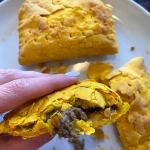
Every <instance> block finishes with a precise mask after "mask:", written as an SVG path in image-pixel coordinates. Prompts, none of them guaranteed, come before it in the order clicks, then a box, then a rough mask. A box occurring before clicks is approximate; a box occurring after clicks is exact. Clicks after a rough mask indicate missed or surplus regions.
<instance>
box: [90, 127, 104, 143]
mask: <svg viewBox="0 0 150 150" xmlns="http://www.w3.org/2000/svg"><path fill="white" fill-rule="evenodd" d="M92 136H93V137H94V139H95V140H102V139H104V131H103V130H102V129H95V132H94V133H93V134H92Z"/></svg>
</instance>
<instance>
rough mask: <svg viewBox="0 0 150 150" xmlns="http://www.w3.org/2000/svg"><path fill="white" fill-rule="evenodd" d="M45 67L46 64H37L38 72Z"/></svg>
mask: <svg viewBox="0 0 150 150" xmlns="http://www.w3.org/2000/svg"><path fill="white" fill-rule="evenodd" d="M45 66H46V63H40V64H38V70H42V69H43V68H44V67H45Z"/></svg>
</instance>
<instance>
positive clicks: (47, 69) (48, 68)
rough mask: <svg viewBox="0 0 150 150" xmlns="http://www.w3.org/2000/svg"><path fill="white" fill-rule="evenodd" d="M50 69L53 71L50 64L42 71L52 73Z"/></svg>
mask: <svg viewBox="0 0 150 150" xmlns="http://www.w3.org/2000/svg"><path fill="white" fill-rule="evenodd" d="M50 71H51V67H49V66H48V67H46V68H45V69H44V70H43V71H42V73H50Z"/></svg>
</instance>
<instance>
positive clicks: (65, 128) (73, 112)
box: [56, 107, 88, 138]
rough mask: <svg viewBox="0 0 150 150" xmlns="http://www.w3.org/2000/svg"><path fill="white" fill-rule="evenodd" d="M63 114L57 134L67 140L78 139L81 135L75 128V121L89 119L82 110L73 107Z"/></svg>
mask: <svg viewBox="0 0 150 150" xmlns="http://www.w3.org/2000/svg"><path fill="white" fill-rule="evenodd" d="M61 114H62V116H63V118H62V119H60V120H59V123H58V129H57V131H56V132H57V134H58V135H59V136H60V137H65V138H71V137H78V135H79V134H78V131H77V129H76V128H75V126H74V120H76V119H78V120H84V121H87V120H88V117H87V115H86V113H85V112H84V111H83V109H81V108H78V107H71V108H69V109H67V110H65V111H63V112H62V113H61Z"/></svg>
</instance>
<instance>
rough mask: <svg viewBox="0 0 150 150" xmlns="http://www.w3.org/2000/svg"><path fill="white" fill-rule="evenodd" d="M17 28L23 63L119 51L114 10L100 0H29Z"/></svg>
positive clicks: (21, 9)
mask: <svg viewBox="0 0 150 150" xmlns="http://www.w3.org/2000/svg"><path fill="white" fill-rule="evenodd" d="M18 31H19V63H20V64H21V65H29V64H35V63H41V62H47V61H58V60H66V59H71V58H77V57H80V56H94V55H98V56H100V55H105V54H115V53H117V52H118V45H117V41H116V34H115V31H114V21H113V19H112V10H111V9H110V8H108V7H106V6H105V5H104V4H103V2H101V1H100V0H94V1H93V0H26V1H25V2H24V3H23V4H22V6H21V8H20V10H19V29H18Z"/></svg>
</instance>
